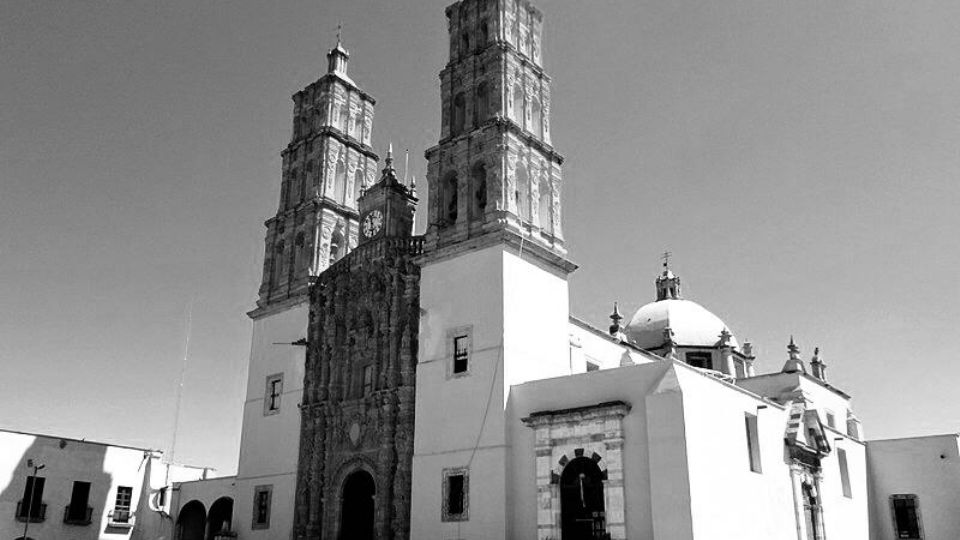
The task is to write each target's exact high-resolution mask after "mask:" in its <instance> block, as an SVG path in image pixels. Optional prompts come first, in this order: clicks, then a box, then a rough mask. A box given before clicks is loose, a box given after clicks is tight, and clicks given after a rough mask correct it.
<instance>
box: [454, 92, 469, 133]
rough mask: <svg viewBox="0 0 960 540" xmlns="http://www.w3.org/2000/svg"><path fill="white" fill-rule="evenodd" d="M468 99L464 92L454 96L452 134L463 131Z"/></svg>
mask: <svg viewBox="0 0 960 540" xmlns="http://www.w3.org/2000/svg"><path fill="white" fill-rule="evenodd" d="M466 115H467V100H466V99H465V98H464V97H463V94H462V93H460V94H457V96H456V97H454V98H453V125H452V126H451V133H450V134H451V135H459V134H460V133H462V132H463V125H464V123H465V122H466Z"/></svg>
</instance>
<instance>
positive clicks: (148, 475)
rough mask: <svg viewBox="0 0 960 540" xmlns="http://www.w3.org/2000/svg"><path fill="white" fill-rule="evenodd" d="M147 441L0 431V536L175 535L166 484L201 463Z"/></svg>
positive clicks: (201, 472) (193, 472)
mask: <svg viewBox="0 0 960 540" xmlns="http://www.w3.org/2000/svg"><path fill="white" fill-rule="evenodd" d="M162 458H163V456H162V453H161V452H159V451H157V450H152V449H148V448H136V447H131V446H122V445H115V444H105V443H98V442H92V441H85V440H76V439H69V438H63V437H55V436H48V435H39V434H34V433H22V432H17V431H8V430H0V537H2V538H11V539H23V538H24V534H25V535H26V538H32V539H37V540H41V539H42V540H46V539H54V538H69V539H74V540H81V539H102V540H107V539H124V538H129V539H131V540H140V539H144V540H146V539H159V538H172V537H173V529H174V527H173V519H172V517H171V515H170V507H171V505H170V494H171V488H170V485H171V483H172V482H174V481H183V480H191V479H200V478H203V477H205V476H206V472H207V471H206V470H205V469H200V468H195V467H185V466H175V465H169V464H166V463H164V462H163V459H162Z"/></svg>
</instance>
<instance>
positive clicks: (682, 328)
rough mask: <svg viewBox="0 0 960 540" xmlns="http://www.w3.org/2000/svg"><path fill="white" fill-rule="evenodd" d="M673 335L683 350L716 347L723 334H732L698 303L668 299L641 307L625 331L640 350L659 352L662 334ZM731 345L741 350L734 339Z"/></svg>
mask: <svg viewBox="0 0 960 540" xmlns="http://www.w3.org/2000/svg"><path fill="white" fill-rule="evenodd" d="M667 327H669V328H670V330H672V331H673V341H674V343H676V344H677V346H680V347H684V346H686V347H716V346H717V345H718V343H719V341H720V333H721V332H723V331H724V330H727V331H728V332H729V331H730V330H729V329H728V328H727V325H726V324H724V323H723V321H721V320H720V318H719V317H717V316H716V315H714V314H713V313H710V311H708V310H707V309H706V308H704V307H703V306H701V305H700V304H698V303H696V302H691V301H690V300H681V299H665V300H658V301H656V302H650V303H649V304H647V305H645V306H643V307H641V308H640V309H638V310H637V312H636V313H635V314H634V315H633V318H632V319H630V324H628V325H627V327H626V328H625V329H624V331H623V332H624V334H626V336H627V340H628V341H629V342H630V343H633V344H634V345H636V346H637V347H640V348H641V349H657V348H659V347H661V346H662V345H663V344H664V342H665V340H664V335H663V331H664V330H666V328H667ZM730 344H731V345H732V346H733V347H739V344H738V343H737V338H735V337H733V336H731V337H730Z"/></svg>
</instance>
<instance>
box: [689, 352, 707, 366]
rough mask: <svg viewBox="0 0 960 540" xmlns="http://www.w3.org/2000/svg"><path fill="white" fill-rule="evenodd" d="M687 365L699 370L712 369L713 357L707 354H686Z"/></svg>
mask: <svg viewBox="0 0 960 540" xmlns="http://www.w3.org/2000/svg"><path fill="white" fill-rule="evenodd" d="M686 360H687V364H689V365H691V366H693V367H695V368H700V369H713V357H712V355H711V354H710V353H708V352H688V353H687V354H686Z"/></svg>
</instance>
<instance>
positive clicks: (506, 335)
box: [410, 0, 576, 539]
mask: <svg viewBox="0 0 960 540" xmlns="http://www.w3.org/2000/svg"><path fill="white" fill-rule="evenodd" d="M446 15H447V22H448V29H449V52H450V55H449V60H448V62H447V64H446V66H444V67H443V69H442V70H441V71H440V95H441V103H440V117H441V128H440V140H439V142H438V144H437V145H436V146H434V147H432V148H430V149H429V150H427V152H426V157H427V160H428V163H427V184H428V190H429V191H428V197H427V200H428V205H427V232H426V235H425V239H424V253H423V255H421V256H420V257H419V258H418V262H419V264H420V267H421V280H420V314H421V315H420V332H419V344H418V364H417V371H416V377H417V384H416V389H417V390H416V404H417V406H416V413H415V417H416V419H417V420H416V430H415V433H414V453H413V498H412V501H411V513H410V515H411V522H410V537H411V538H485V539H497V538H499V539H506V538H513V537H515V536H516V535H515V534H513V533H512V532H511V531H509V530H507V528H506V527H505V526H504V524H506V523H508V517H507V516H508V515H509V514H510V512H511V511H512V509H511V507H510V502H509V501H507V500H493V499H495V498H496V497H489V494H494V493H503V492H504V489H505V487H504V486H506V485H507V484H508V482H509V480H508V474H509V473H508V471H506V470H505V468H504V466H503V463H504V462H505V460H506V457H505V455H506V453H507V452H508V451H509V450H508V449H509V446H510V444H511V441H510V434H509V433H508V430H509V425H510V424H509V421H508V418H507V404H508V397H509V395H510V388H511V386H513V385H517V384H521V383H524V382H527V381H532V380H537V379H543V378H549V377H559V376H563V375H569V374H570V373H571V372H572V367H571V364H570V362H569V354H570V351H569V348H570V335H569V329H570V326H569V325H570V316H569V288H568V283H567V278H568V276H569V274H570V273H571V272H572V271H573V270H574V269H575V268H576V265H574V264H573V263H572V262H570V261H569V260H567V258H566V249H565V247H564V243H563V231H562V226H561V223H562V219H561V218H562V215H561V204H560V201H561V190H562V187H563V181H562V175H561V164H562V163H563V157H562V156H561V155H560V154H559V153H557V151H556V150H555V149H554V148H553V145H552V143H551V138H550V77H549V76H547V74H546V72H545V71H544V69H543V64H542V58H543V57H542V51H543V49H542V39H541V36H542V25H543V17H542V15H541V13H540V11H539V10H538V9H537V8H536V7H534V6H533V5H531V4H530V2H529V1H527V0H461V1H459V2H456V3H454V4H453V5H451V6H449V7H447V9H446ZM437 486H443V487H442V489H438V488H437ZM473 497H475V498H473ZM471 500H473V501H478V502H477V503H471V502H469V501H471ZM480 501H482V502H480Z"/></svg>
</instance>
